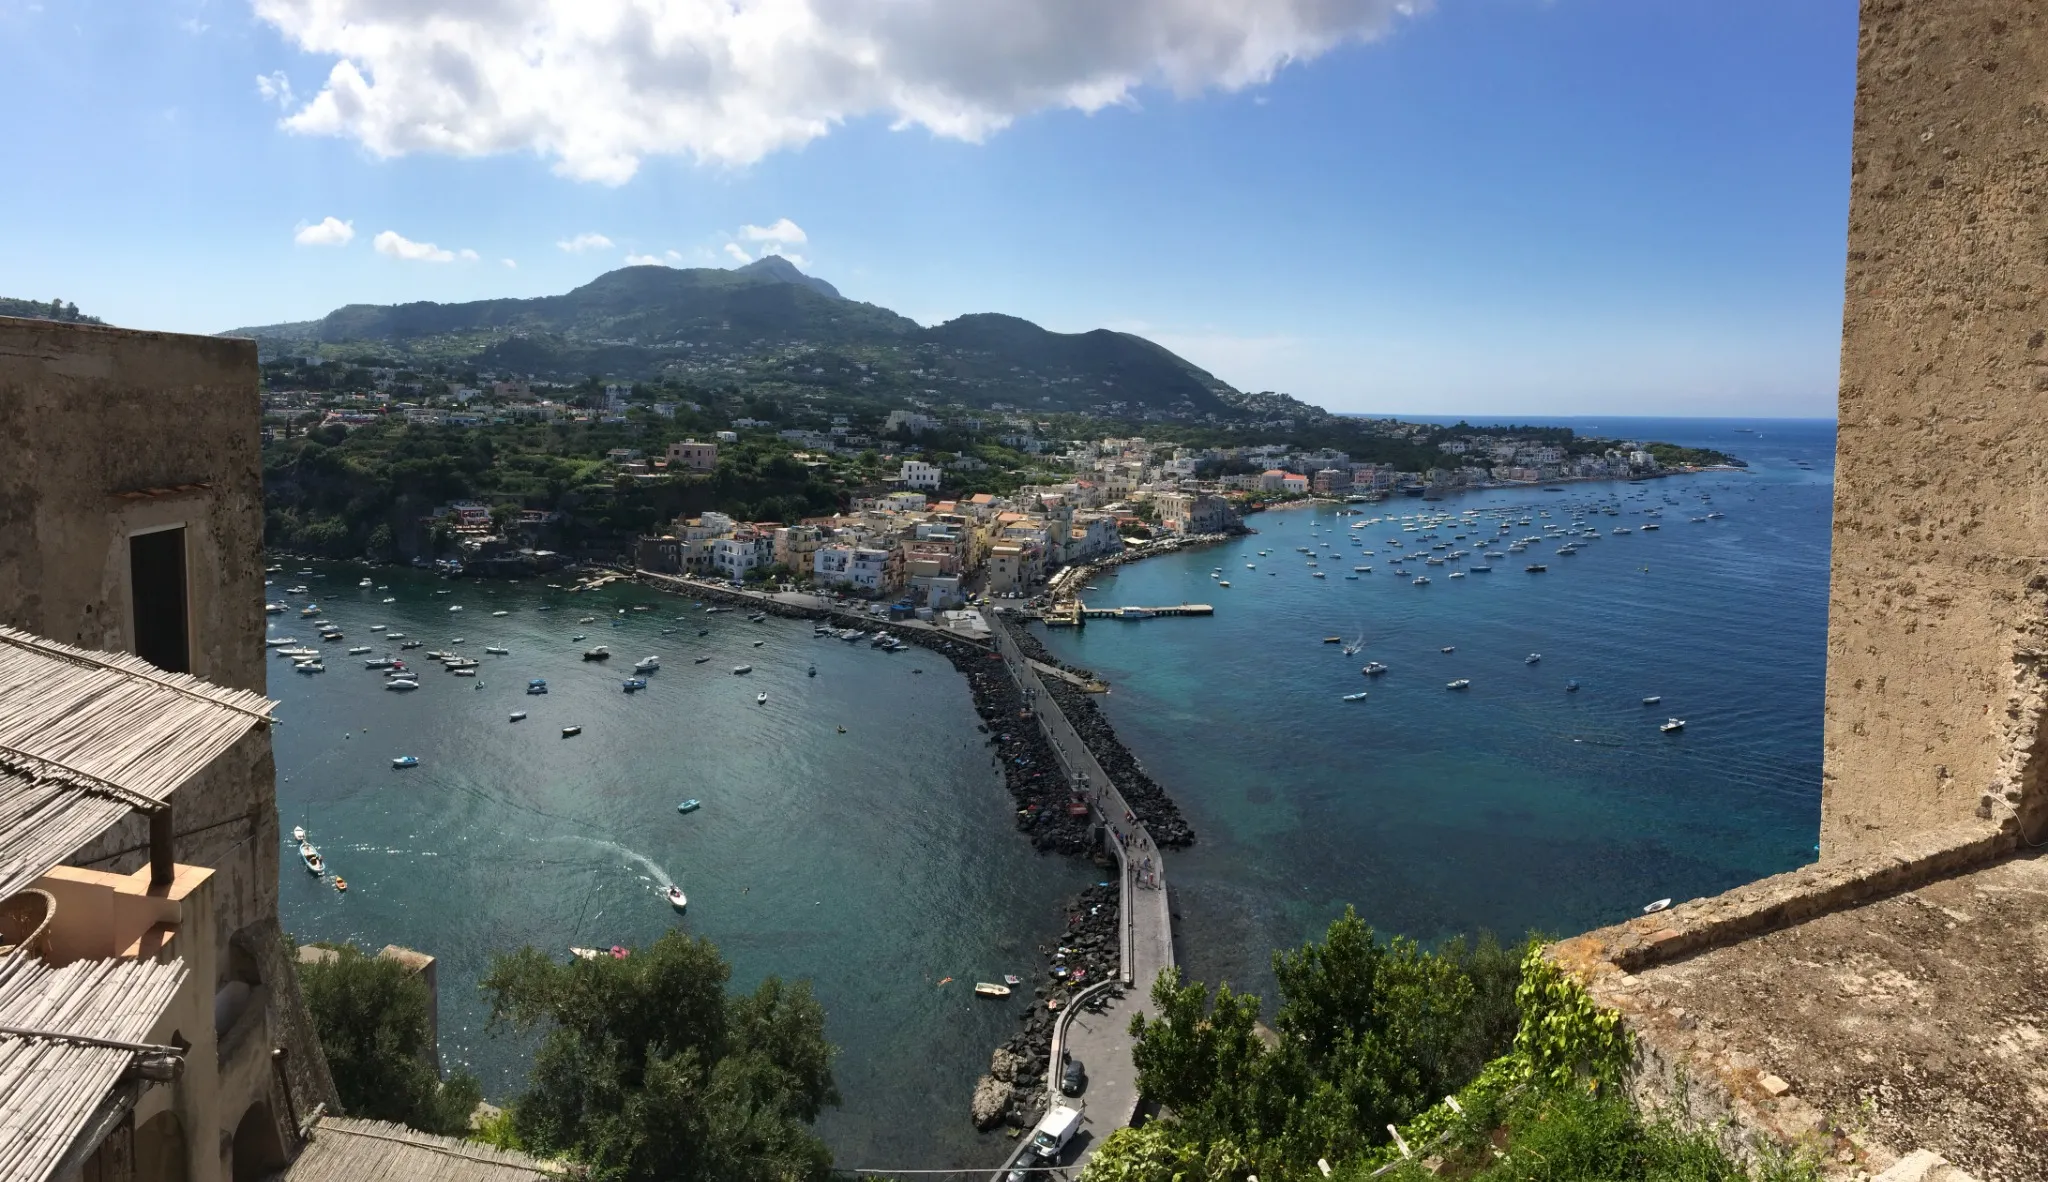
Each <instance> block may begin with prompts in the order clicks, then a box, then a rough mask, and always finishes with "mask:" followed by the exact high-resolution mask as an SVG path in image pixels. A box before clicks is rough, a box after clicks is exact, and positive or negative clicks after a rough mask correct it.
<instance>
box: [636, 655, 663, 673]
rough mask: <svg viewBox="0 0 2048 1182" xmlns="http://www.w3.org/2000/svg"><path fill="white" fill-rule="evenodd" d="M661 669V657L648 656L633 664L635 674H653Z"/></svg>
mask: <svg viewBox="0 0 2048 1182" xmlns="http://www.w3.org/2000/svg"><path fill="white" fill-rule="evenodd" d="M659 668H661V658H660V657H655V656H646V657H642V658H640V659H639V660H637V661H635V662H633V672H635V673H652V672H654V671H655V670H656V669H659Z"/></svg>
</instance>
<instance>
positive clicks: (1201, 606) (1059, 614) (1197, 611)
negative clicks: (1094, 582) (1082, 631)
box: [1039, 599, 1216, 628]
mask: <svg viewBox="0 0 2048 1182" xmlns="http://www.w3.org/2000/svg"><path fill="white" fill-rule="evenodd" d="M1215 614H1216V609H1215V607H1214V606H1212V605H1210V604H1206V603H1176V604H1173V605H1171V606H1168V607H1089V606H1088V605H1087V604H1085V603H1083V602H1081V601H1080V600H1078V599H1069V600H1067V601H1065V602H1063V603H1056V604H1054V605H1052V606H1051V607H1048V608H1046V609H1045V611H1044V612H1042V613H1041V614H1040V616H1039V619H1041V620H1043V621H1044V622H1045V626H1046V627H1048V628H1079V627H1082V626H1083V625H1085V624H1086V623H1087V622H1088V621H1089V620H1150V619H1153V618H1155V617H1159V616H1213V615H1215Z"/></svg>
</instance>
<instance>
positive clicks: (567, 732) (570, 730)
mask: <svg viewBox="0 0 2048 1182" xmlns="http://www.w3.org/2000/svg"><path fill="white" fill-rule="evenodd" d="M582 733H583V728H582V727H580V726H565V727H563V728H562V737H563V738H565V739H566V738H568V737H569V736H571V735H580V734H582Z"/></svg>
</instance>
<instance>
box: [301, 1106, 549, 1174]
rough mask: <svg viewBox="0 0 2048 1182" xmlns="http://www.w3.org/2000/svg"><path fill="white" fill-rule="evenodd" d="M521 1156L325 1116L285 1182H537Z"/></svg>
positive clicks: (534, 1168)
mask: <svg viewBox="0 0 2048 1182" xmlns="http://www.w3.org/2000/svg"><path fill="white" fill-rule="evenodd" d="M547 1177H548V1175H547V1173H546V1172H545V1171H543V1169H542V1168H541V1165H540V1163H539V1162H536V1161H534V1160H533V1159H532V1158H530V1157H527V1156H526V1155H524V1154H520V1153H512V1152H510V1151H508V1150H504V1149H494V1148H492V1147H491V1146H489V1145H484V1144H481V1143H479V1142H476V1141H462V1140H458V1139H456V1138H454V1137H437V1136H434V1135H433V1134H431V1133H422V1132H418V1131H415V1130H413V1129H408V1128H406V1127H405V1126H404V1125H399V1124H391V1123H389V1122H387V1121H380V1120H348V1119H344V1118H342V1117H338V1116H323V1117H321V1118H320V1119H319V1120H318V1121H317V1122H315V1123H314V1125H313V1128H312V1132H311V1133H310V1134H309V1135H308V1137H307V1139H306V1147H305V1149H304V1150H302V1151H301V1152H300V1153H299V1158H298V1160H297V1161H295V1162H293V1163H292V1164H291V1168H289V1169H287V1170H286V1171H285V1172H284V1182H541V1180H542V1179H545V1178H547Z"/></svg>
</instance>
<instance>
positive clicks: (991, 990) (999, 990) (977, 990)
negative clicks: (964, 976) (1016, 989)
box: [974, 981, 1010, 997]
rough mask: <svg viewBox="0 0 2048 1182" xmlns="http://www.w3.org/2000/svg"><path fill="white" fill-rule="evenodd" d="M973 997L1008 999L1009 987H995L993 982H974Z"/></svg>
mask: <svg viewBox="0 0 2048 1182" xmlns="http://www.w3.org/2000/svg"><path fill="white" fill-rule="evenodd" d="M974 996H976V997H1008V996H1010V987H1009V986H1008V985H997V984H996V983H994V982H993V981H976V982H975V983H974Z"/></svg>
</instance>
